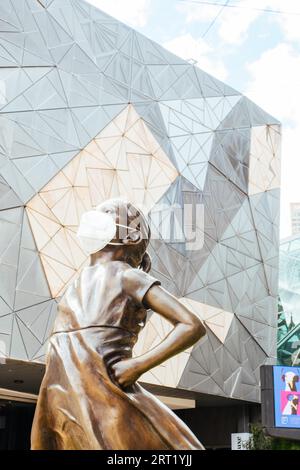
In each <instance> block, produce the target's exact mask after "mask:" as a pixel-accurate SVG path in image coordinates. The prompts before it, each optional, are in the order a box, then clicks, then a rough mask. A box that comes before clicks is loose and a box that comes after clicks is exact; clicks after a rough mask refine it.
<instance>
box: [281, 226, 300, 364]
mask: <svg viewBox="0 0 300 470" xmlns="http://www.w3.org/2000/svg"><path fill="white" fill-rule="evenodd" d="M278 310H279V311H278V344H277V348H278V350H277V359H278V364H280V365H287V366H292V365H294V366H299V365H300V237H299V235H295V236H293V237H290V238H287V239H285V240H282V241H281V243H280V254H279V309H278Z"/></svg>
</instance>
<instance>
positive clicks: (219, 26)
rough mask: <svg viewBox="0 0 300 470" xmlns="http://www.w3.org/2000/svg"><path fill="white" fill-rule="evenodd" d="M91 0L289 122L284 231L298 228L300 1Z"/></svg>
mask: <svg viewBox="0 0 300 470" xmlns="http://www.w3.org/2000/svg"><path fill="white" fill-rule="evenodd" d="M87 1H88V2H89V3H91V4H93V5H95V6H97V7H98V8H100V9H102V10H103V11H105V12H106V13H108V14H110V15H112V16H114V17H115V18H118V19H119V20H121V21H123V22H124V23H126V24H128V25H129V26H132V27H133V28H135V29H136V30H138V31H140V32H141V33H143V34H145V35H146V36H148V37H149V38H151V39H153V40H154V41H156V42H158V43H160V44H162V45H163V46H164V47H166V48H167V49H169V50H170V51H172V52H174V53H175V54H177V55H179V56H180V57H182V58H184V59H194V60H195V61H197V64H198V66H199V67H200V68H201V69H203V70H205V71H206V72H208V73H211V74H212V75H214V76H215V77H216V78H218V79H220V80H222V81H225V82H226V83H227V84H228V85H230V86H232V87H233V88H235V89H237V90H238V91H240V92H242V93H243V94H245V95H246V96H248V97H249V98H250V99H252V100H253V101H254V102H255V103H256V104H258V105H259V106H261V107H262V108H263V109H264V110H265V111H267V112H268V113H270V114H271V115H273V116H275V117H276V118H277V119H279V120H280V121H281V122H282V133H283V138H282V163H281V228H280V235H281V238H286V237H288V236H290V235H291V222H290V203H291V202H300V151H299V150H298V144H299V140H300V1H299V0H229V2H227V0H207V1H206V2H202V3H201V4H200V3H198V0H195V1H192V0H191V1H188V0H87ZM226 2H227V4H228V5H229V7H223V6H222V5H224V4H225V3H226ZM209 3H214V5H211V4H209ZM262 9H267V10H272V11H273V13H272V12H270V11H269V12H263V11H261V10H262ZM278 11H281V12H284V14H283V13H280V14H279V13H275V12H278Z"/></svg>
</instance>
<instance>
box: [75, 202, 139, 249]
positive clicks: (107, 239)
mask: <svg viewBox="0 0 300 470" xmlns="http://www.w3.org/2000/svg"><path fill="white" fill-rule="evenodd" d="M117 226H118V227H124V228H126V229H127V230H133V231H134V230H135V229H133V228H131V227H127V226H126V225H121V224H117V223H116V222H115V220H114V218H113V217H112V216H111V215H110V214H107V213H105V212H100V211H97V210H92V211H89V212H85V213H84V214H83V215H82V217H81V220H80V224H79V227H78V231H77V238H78V240H79V243H80V246H81V248H82V249H83V250H84V251H85V252H86V253H87V254H89V255H92V254H93V253H97V251H100V250H102V249H103V248H104V247H105V246H106V245H123V243H119V242H112V241H111V240H113V239H114V238H115V236H116V232H117Z"/></svg>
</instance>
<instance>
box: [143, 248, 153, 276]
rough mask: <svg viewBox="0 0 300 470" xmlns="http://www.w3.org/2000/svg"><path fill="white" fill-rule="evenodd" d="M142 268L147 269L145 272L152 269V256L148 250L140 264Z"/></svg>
mask: <svg viewBox="0 0 300 470" xmlns="http://www.w3.org/2000/svg"><path fill="white" fill-rule="evenodd" d="M140 269H142V270H143V271H145V273H148V272H149V271H150V269H151V258H150V255H149V254H148V253H147V251H146V252H145V253H144V256H143V259H142V262H141V264H140Z"/></svg>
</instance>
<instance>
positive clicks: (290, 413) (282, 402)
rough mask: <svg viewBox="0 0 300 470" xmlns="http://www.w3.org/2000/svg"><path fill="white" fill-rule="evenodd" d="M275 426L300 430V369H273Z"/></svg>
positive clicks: (278, 367)
mask: <svg viewBox="0 0 300 470" xmlns="http://www.w3.org/2000/svg"><path fill="white" fill-rule="evenodd" d="M273 379H274V404H275V426H276V427H279V428H299V429H300V381H299V380H300V368H299V367H283V366H274V367H273Z"/></svg>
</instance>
